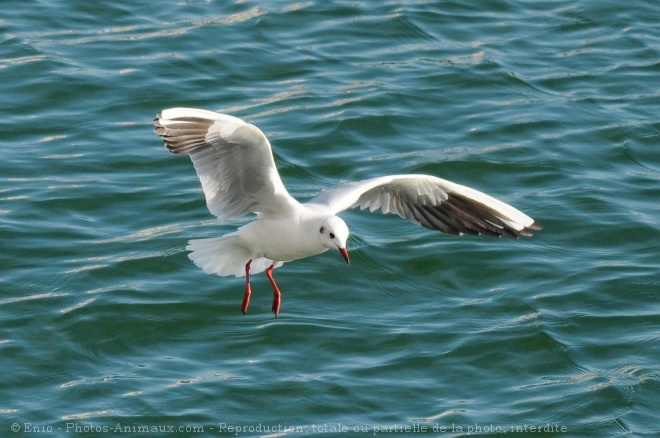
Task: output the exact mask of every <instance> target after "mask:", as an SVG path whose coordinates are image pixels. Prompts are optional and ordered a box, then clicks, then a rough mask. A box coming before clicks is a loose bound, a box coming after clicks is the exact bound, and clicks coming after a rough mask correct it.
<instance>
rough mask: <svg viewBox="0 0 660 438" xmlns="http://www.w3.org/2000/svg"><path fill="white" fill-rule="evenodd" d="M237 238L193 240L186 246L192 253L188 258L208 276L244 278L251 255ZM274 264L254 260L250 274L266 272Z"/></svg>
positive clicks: (267, 260) (267, 261)
mask: <svg viewBox="0 0 660 438" xmlns="http://www.w3.org/2000/svg"><path fill="white" fill-rule="evenodd" d="M237 237H238V236H237V235H236V234H235V233H230V234H226V235H224V236H221V237H214V238H211V239H198V240H191V241H190V242H188V246H186V249H187V250H188V251H190V254H188V257H189V258H190V260H192V261H193V262H195V264H196V265H197V266H199V267H200V268H202V270H203V271H204V272H206V273H207V274H216V275H219V276H221V277H225V276H228V275H235V276H236V277H244V276H245V265H246V264H247V262H249V261H250V257H251V254H250V251H248V250H247V249H246V248H245V247H243V246H242V245H241V244H240V242H239V241H238V239H237ZM272 263H273V261H272V260H270V259H267V258H264V257H261V258H257V259H254V260H252V263H251V264H250V273H252V274H256V273H259V272H261V271H264V270H266V269H267V268H268V267H269V266H270V265H271V264H272ZM279 266H282V262H278V263H276V264H275V267H279Z"/></svg>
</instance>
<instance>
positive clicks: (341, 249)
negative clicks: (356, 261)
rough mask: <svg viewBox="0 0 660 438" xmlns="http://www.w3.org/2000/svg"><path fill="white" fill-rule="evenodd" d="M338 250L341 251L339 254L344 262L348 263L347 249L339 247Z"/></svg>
mask: <svg viewBox="0 0 660 438" xmlns="http://www.w3.org/2000/svg"><path fill="white" fill-rule="evenodd" d="M339 252H340V253H341V256H342V257H343V258H344V260H346V264H347V265H350V264H351V261H350V260H349V258H348V251H346V248H339Z"/></svg>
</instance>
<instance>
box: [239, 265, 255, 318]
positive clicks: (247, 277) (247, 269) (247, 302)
mask: <svg viewBox="0 0 660 438" xmlns="http://www.w3.org/2000/svg"><path fill="white" fill-rule="evenodd" d="M251 263H252V260H250V261H249V262H247V264H246V265H245V295H243V305H242V306H241V311H242V312H243V315H245V314H246V313H247V309H248V306H249V305H250V295H252V290H251V289H250V264H251Z"/></svg>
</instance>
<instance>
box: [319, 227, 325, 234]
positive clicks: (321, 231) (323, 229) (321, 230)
mask: <svg viewBox="0 0 660 438" xmlns="http://www.w3.org/2000/svg"><path fill="white" fill-rule="evenodd" d="M324 231H325V228H323V226H321V229H320V230H319V233H321V234H323V232H324Z"/></svg>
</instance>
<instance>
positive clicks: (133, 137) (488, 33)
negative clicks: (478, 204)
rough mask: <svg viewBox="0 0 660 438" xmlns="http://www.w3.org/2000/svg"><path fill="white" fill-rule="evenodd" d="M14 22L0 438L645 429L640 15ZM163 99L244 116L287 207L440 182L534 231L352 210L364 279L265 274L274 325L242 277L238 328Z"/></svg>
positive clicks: (653, 108) (652, 228)
mask: <svg viewBox="0 0 660 438" xmlns="http://www.w3.org/2000/svg"><path fill="white" fill-rule="evenodd" d="M2 11H3V12H2V15H1V16H0V31H1V32H0V80H1V85H0V90H1V93H0V96H1V97H0V100H1V101H2V105H0V148H1V149H0V150H1V151H2V160H0V242H1V244H2V251H0V366H1V369H2V371H3V373H2V379H1V380H0V382H1V383H0V436H14V435H18V436H20V435H27V434H28V432H35V431H36V432H41V435H48V436H76V437H83V436H85V437H86V436H89V437H91V436H94V437H98V436H119V434H120V433H123V435H122V436H138V435H139V436H146V435H147V433H145V432H148V433H149V435H151V436H173V435H180V436H218V435H219V436H234V435H236V434H238V435H239V436H290V437H297V436H303V435H304V436H323V437H326V436H374V434H375V435H377V436H383V435H386V436H390V435H392V434H394V433H397V434H403V435H409V436H418V435H420V434H425V435H429V436H438V437H459V436H501V435H502V433H503V432H506V433H507V434H509V436H510V435H511V434H515V435H514V436H562V437H568V436H571V437H586V436H597V437H618V436H649V437H650V436H657V435H658V434H659V433H660V420H659V419H658V406H659V405H660V331H659V327H660V316H659V315H660V303H659V300H658V290H659V288H658V286H659V285H660V275H659V269H658V268H659V263H658V260H659V257H658V254H659V253H660V239H659V237H658V236H659V233H658V231H659V229H660V227H659V225H658V223H659V220H660V208H659V207H658V199H659V198H660V178H659V170H660V154H659V153H658V144H659V143H660V122H658V114H659V109H660V87H659V86H658V84H660V61H659V60H660V27H658V18H660V14H659V11H658V7H657V5H656V3H655V2H653V1H642V0H632V1H629V2H625V3H622V2H614V1H599V2H588V1H577V2H575V1H541V2H539V1H534V2H531V1H522V2H514V1H509V0H503V1H495V0H488V1H485V2H479V3H478V4H477V3H475V4H470V3H465V2H453V1H447V2H444V1H441V2H427V1H421V0H418V1H407V2H403V1H382V2H366V1H363V2H360V1H352V2H349V1H327V2H322V1H309V2H305V1H303V2H298V3H294V2H286V1H270V2H258V1H241V2H238V1H237V2H229V1H227V2H220V1H194V0H190V1H182V2H161V3H154V2H143V3H140V4H138V2H130V1H117V2H89V1H71V2H56V1H53V0H41V1H37V0H35V1H16V0H4V1H3V3H2ZM173 106H191V107H199V108H206V109H211V110H216V111H222V112H226V113H230V114H233V115H236V116H239V117H241V118H244V119H245V120H247V121H249V122H251V123H254V124H256V125H257V126H259V127H260V128H261V129H262V130H263V131H264V132H265V133H266V135H268V137H269V138H270V140H271V143H272V144H273V148H274V153H275V160H276V162H277V165H278V167H279V169H280V174H281V176H282V179H283V180H284V183H285V185H286V186H287V188H288V190H289V192H290V193H291V194H292V195H293V196H295V197H297V198H298V199H300V200H307V199H310V198H311V197H312V196H314V195H315V194H316V193H317V192H318V191H320V190H321V189H323V188H326V187H332V186H335V185H337V184H339V183H341V182H342V181H347V180H355V179H362V178H369V177H374V176H378V175H385V174H391V173H427V174H431V175H435V176H439V177H442V178H446V179H449V180H452V181H455V182H457V183H460V184H465V185H469V186H471V187H474V188H476V189H479V190H482V191H485V192H488V193H490V194H492V195H495V196H497V197H499V198H501V199H502V200H504V201H505V202H508V203H510V204H512V205H514V206H516V207H518V208H519V209H521V210H523V211H524V212H526V213H527V214H529V215H530V216H532V217H534V218H535V219H536V220H537V221H538V222H540V223H541V224H543V225H544V229H543V230H542V231H541V232H539V233H537V235H535V236H534V237H533V238H531V239H523V240H518V241H509V240H497V239H489V238H485V237H483V238H482V237H472V236H465V237H456V236H446V235H442V234H440V233H434V232H430V231H427V230H424V229H422V228H421V227H416V226H414V225H412V224H409V223H407V222H405V221H402V220H401V219H399V218H397V217H392V216H382V215H379V214H370V213H367V212H359V211H350V212H346V213H345V214H343V215H342V217H343V218H344V219H345V220H346V222H347V223H348V224H349V227H350V228H351V232H352V236H351V238H350V240H349V250H350V251H351V266H350V267H346V266H345V264H344V262H343V260H342V259H341V257H339V256H338V255H337V254H334V253H327V254H323V255H320V256H317V257H314V258H309V259H305V260H300V261H296V262H292V263H288V264H286V265H285V266H284V267H283V268H281V269H278V270H277V271H276V276H277V279H278V283H279V286H280V288H281V289H282V293H283V302H282V312H281V314H280V316H279V317H278V318H274V317H273V315H272V314H271V312H270V305H271V299H272V294H271V289H270V285H269V284H268V281H267V279H266V278H265V276H264V275H257V276H255V277H254V278H253V297H252V302H251V305H250V312H249V313H248V314H247V315H245V316H244V315H242V314H241V312H240V305H241V299H242V296H243V288H244V283H243V279H240V278H220V277H215V276H210V275H206V274H204V273H203V272H202V271H201V270H200V269H199V268H197V267H196V266H195V265H194V264H193V263H192V262H191V261H190V260H189V259H188V258H187V253H186V251H185V246H186V244H187V241H188V240H189V239H193V238H205V237H214V236H218V235H221V234H223V233H226V232H230V231H231V230H233V229H235V228H236V227H237V226H239V225H240V224H242V223H244V221H237V222H234V223H227V224H219V223H217V222H216V221H215V220H214V218H213V217H212V216H211V214H210V213H209V212H208V211H207V209H206V205H205V203H204V196H203V193H202V192H201V188H200V185H199V182H198V180H197V178H196V175H195V172H194V169H193V167H192V164H191V163H190V160H188V159H186V158H185V157H175V156H173V155H171V154H169V153H168V152H167V151H166V149H165V148H164V147H163V145H162V142H161V141H160V140H159V139H158V138H157V136H155V135H154V134H153V133H152V125H151V120H152V119H153V117H154V116H155V114H156V113H157V112H158V111H160V110H161V109H163V108H168V107H173ZM406 428H408V429H406ZM12 432H18V433H12ZM168 432H170V433H168ZM171 432H174V433H171Z"/></svg>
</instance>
